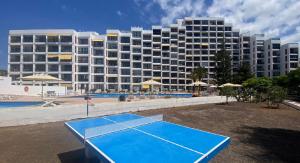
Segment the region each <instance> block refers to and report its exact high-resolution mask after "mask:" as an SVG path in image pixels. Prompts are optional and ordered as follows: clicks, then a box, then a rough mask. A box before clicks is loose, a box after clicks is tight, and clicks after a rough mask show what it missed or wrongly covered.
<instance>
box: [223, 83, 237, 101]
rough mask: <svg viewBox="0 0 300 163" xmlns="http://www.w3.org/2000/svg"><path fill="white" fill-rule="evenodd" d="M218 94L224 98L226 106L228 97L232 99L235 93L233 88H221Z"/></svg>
mask: <svg viewBox="0 0 300 163" xmlns="http://www.w3.org/2000/svg"><path fill="white" fill-rule="evenodd" d="M220 94H221V95H223V96H226V104H228V99H229V97H234V96H235V94H236V93H235V90H234V89H233V87H223V88H221V91H220Z"/></svg>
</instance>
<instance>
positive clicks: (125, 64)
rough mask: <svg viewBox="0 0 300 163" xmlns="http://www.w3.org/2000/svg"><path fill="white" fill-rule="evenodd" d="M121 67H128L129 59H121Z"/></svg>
mask: <svg viewBox="0 0 300 163" xmlns="http://www.w3.org/2000/svg"><path fill="white" fill-rule="evenodd" d="M121 66H122V67H130V62H129V61H123V62H121Z"/></svg>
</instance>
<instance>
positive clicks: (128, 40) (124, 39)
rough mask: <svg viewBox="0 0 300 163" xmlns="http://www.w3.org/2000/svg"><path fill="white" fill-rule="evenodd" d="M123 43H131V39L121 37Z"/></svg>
mask: <svg viewBox="0 0 300 163" xmlns="http://www.w3.org/2000/svg"><path fill="white" fill-rule="evenodd" d="M121 43H130V37H121Z"/></svg>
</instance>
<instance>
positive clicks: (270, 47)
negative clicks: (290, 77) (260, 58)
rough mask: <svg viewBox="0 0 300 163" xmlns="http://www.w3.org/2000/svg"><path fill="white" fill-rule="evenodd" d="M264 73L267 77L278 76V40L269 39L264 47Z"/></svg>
mask: <svg viewBox="0 0 300 163" xmlns="http://www.w3.org/2000/svg"><path fill="white" fill-rule="evenodd" d="M264 51H265V55H264V58H265V59H264V65H265V66H264V70H265V71H264V72H265V76H267V77H274V76H279V75H280V71H281V70H280V64H281V61H280V38H270V39H268V40H266V41H265V45H264Z"/></svg>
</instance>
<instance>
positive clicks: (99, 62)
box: [94, 58, 104, 65]
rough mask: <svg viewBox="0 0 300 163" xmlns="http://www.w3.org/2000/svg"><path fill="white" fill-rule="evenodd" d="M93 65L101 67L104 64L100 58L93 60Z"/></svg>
mask: <svg viewBox="0 0 300 163" xmlns="http://www.w3.org/2000/svg"><path fill="white" fill-rule="evenodd" d="M94 64H99V65H103V64H104V60H103V59H102V58H95V59H94Z"/></svg>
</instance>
